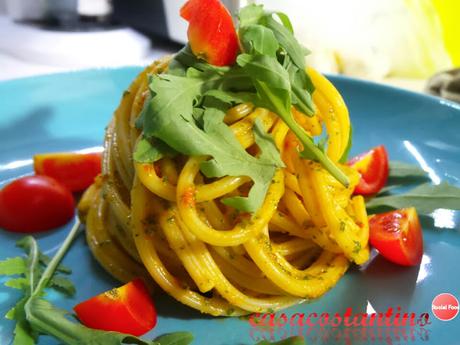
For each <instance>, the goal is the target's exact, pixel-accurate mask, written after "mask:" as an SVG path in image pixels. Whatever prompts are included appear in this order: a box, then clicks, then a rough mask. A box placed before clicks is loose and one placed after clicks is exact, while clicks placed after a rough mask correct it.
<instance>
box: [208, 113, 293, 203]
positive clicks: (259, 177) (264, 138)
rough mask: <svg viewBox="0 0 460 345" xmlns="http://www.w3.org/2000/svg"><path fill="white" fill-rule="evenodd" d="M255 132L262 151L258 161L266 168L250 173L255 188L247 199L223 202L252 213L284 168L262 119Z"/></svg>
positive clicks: (232, 199) (237, 198)
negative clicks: (278, 170)
mask: <svg viewBox="0 0 460 345" xmlns="http://www.w3.org/2000/svg"><path fill="white" fill-rule="evenodd" d="M253 132H254V138H255V142H256V144H257V146H259V148H260V150H261V154H260V156H259V159H258V161H259V162H260V163H261V164H264V163H265V164H266V167H264V166H263V165H261V166H260V168H259V169H258V171H257V172H255V171H253V170H254V169H251V171H250V172H251V173H253V175H248V176H250V177H251V178H252V179H253V181H254V186H253V187H252V188H251V190H250V191H249V195H248V197H247V198H245V197H240V196H237V197H232V198H226V199H223V200H222V202H223V203H224V204H226V205H229V206H232V207H234V208H236V209H238V210H248V211H251V212H253V211H254V210H256V209H257V208H258V207H259V206H260V204H261V203H262V202H263V200H264V197H265V194H266V193H267V189H268V187H269V186H270V182H271V180H272V178H273V175H274V173H275V170H276V167H284V163H283V161H282V160H281V157H280V156H279V152H278V150H277V148H276V145H275V143H274V141H273V138H272V137H271V136H270V135H269V134H268V133H266V132H265V130H264V127H263V125H262V123H261V122H260V119H257V120H256V122H255V123H254V128H253ZM272 162H274V163H275V164H276V166H275V167H274V166H272ZM207 163H208V162H205V163H203V164H207ZM205 169H206V167H205ZM248 173H249V172H248Z"/></svg>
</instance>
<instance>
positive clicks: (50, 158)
mask: <svg viewBox="0 0 460 345" xmlns="http://www.w3.org/2000/svg"><path fill="white" fill-rule="evenodd" d="M34 170H35V173H36V174H37V175H46V176H50V177H52V178H55V179H56V180H58V181H59V182H61V183H62V184H63V185H65V186H66V187H67V188H68V189H70V190H71V191H72V192H80V191H82V190H85V189H86V188H88V187H89V186H90V185H91V184H92V183H93V182H94V178H95V177H96V176H97V175H98V174H100V173H101V153H99V152H98V153H76V152H57V153H44V154H38V155H35V156H34Z"/></svg>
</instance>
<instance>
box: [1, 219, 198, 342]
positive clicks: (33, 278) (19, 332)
mask: <svg viewBox="0 0 460 345" xmlns="http://www.w3.org/2000/svg"><path fill="white" fill-rule="evenodd" d="M79 227H80V222H79V221H78V220H76V222H75V225H74V226H73V227H72V229H71V230H70V232H69V234H68V235H67V237H66V239H65V240H64V242H63V244H62V245H61V247H60V248H59V250H58V251H57V253H56V254H55V255H54V257H53V258H52V259H49V258H48V257H47V256H45V255H44V254H42V253H41V252H40V251H39V248H38V244H37V242H36V241H35V239H34V238H33V237H31V236H27V237H25V238H24V239H22V240H20V241H18V246H19V247H21V248H23V249H25V250H26V252H27V256H26V257H25V258H24V257H15V258H9V259H6V260H4V261H2V262H0V275H7V276H14V277H13V278H12V279H10V280H8V281H7V282H6V283H5V285H7V286H9V287H13V288H19V289H21V290H22V291H23V293H24V296H23V297H22V298H21V299H20V300H19V301H18V302H17V303H16V305H15V306H14V307H13V308H12V309H11V310H10V311H8V313H7V314H6V317H7V318H8V319H11V320H14V321H16V325H15V329H14V341H13V344H14V345H35V344H36V343H37V341H38V337H39V335H40V334H47V335H50V336H53V337H55V338H56V339H59V340H60V341H62V342H63V343H64V344H68V345H121V344H138V345H188V344H190V343H191V342H192V340H193V336H192V334H191V333H189V332H177V333H171V334H167V335H164V336H161V337H159V338H157V339H155V340H150V341H149V340H143V339H141V338H138V337H135V336H132V335H128V334H122V333H118V332H106V331H100V330H95V329H91V328H88V327H85V326H83V325H81V324H79V323H77V322H74V321H71V320H69V319H68V318H67V317H66V316H67V315H68V313H67V312H66V311H64V310H61V309H58V308H56V307H54V306H53V305H52V304H51V303H49V302H48V301H47V300H46V299H45V298H44V297H45V294H46V290H45V289H46V288H49V287H52V288H58V289H59V290H61V291H63V292H65V293H66V294H67V295H72V294H74V293H75V288H74V286H73V284H72V283H71V282H70V281H69V280H67V279H66V278H64V277H63V276H62V274H61V275H60V274H59V273H63V274H69V273H70V272H71V271H70V270H69V269H68V268H66V267H65V266H63V265H61V264H60V262H61V260H62V258H63V257H64V255H65V254H66V253H67V251H68V250H69V248H70V246H71V244H72V242H73V240H74V239H75V237H76V236H77V234H78V230H79ZM43 266H45V267H44V268H43ZM17 276H19V277H17Z"/></svg>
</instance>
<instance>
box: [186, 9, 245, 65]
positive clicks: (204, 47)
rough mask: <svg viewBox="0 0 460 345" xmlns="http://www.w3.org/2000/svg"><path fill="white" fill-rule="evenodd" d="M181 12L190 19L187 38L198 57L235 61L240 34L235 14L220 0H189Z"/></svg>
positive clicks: (214, 62) (225, 62) (212, 61)
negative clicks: (238, 33) (236, 26)
mask: <svg viewBox="0 0 460 345" xmlns="http://www.w3.org/2000/svg"><path fill="white" fill-rule="evenodd" d="M180 15H181V16H182V18H184V19H185V20H187V21H188V22H189V26H188V31H187V35H188V40H189V44H190V47H191V49H192V51H193V53H194V54H195V55H196V56H197V57H199V58H202V59H204V60H206V61H207V62H209V63H210V64H211V65H216V66H229V65H232V64H234V63H235V60H236V55H237V54H238V49H239V45H238V36H237V34H236V30H235V26H234V25H233V20H232V16H231V15H230V13H229V12H228V10H227V9H226V8H225V6H224V5H223V4H222V3H221V2H220V1H219V0H189V1H187V2H186V3H185V5H184V6H182V8H181V10H180Z"/></svg>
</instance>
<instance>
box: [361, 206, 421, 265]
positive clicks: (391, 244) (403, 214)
mask: <svg viewBox="0 0 460 345" xmlns="http://www.w3.org/2000/svg"><path fill="white" fill-rule="evenodd" d="M369 242H370V244H371V245H372V246H373V247H374V248H376V249H377V250H378V251H379V253H380V254H381V255H382V256H384V257H385V258H386V259H388V260H389V261H392V262H394V263H397V264H399V265H403V266H417V265H419V264H420V262H421V261H422V256H423V233H422V227H421V226H420V221H419V218H418V215H417V211H416V210H415V208H414V207H411V208H404V209H401V210H396V211H391V212H386V213H382V214H376V215H374V216H372V217H371V218H370V219H369Z"/></svg>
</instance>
